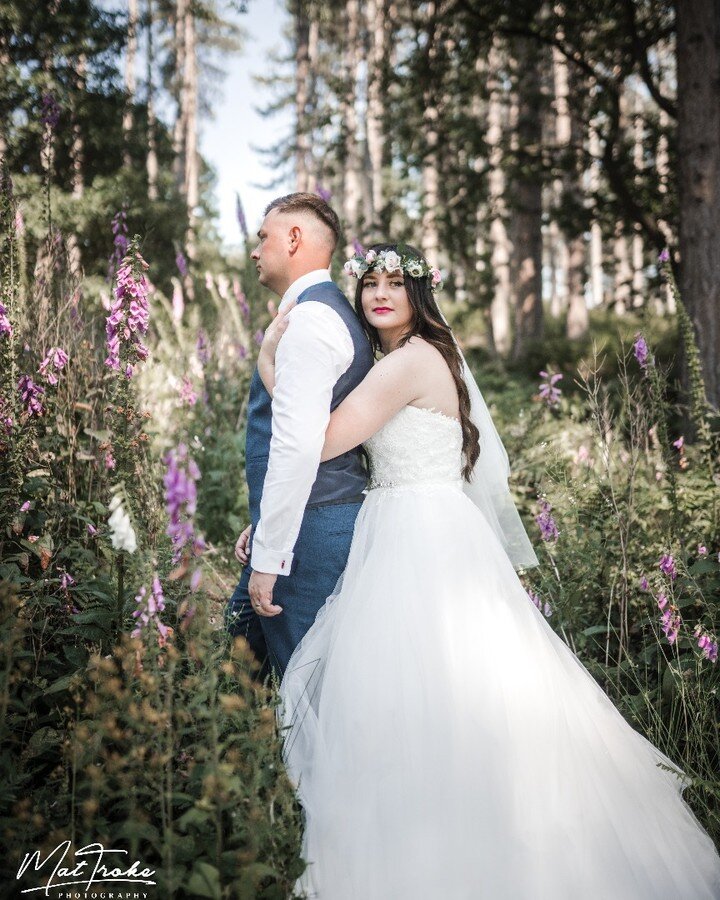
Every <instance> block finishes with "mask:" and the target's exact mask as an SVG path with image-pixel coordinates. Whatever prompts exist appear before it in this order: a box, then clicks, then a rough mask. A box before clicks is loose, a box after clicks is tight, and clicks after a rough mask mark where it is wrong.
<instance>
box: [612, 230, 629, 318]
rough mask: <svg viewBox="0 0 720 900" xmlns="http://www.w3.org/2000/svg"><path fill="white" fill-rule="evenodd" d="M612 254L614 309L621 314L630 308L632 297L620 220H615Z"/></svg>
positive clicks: (627, 256) (627, 255)
mask: <svg viewBox="0 0 720 900" xmlns="http://www.w3.org/2000/svg"><path fill="white" fill-rule="evenodd" d="M613 255H614V257H615V290H614V296H613V301H614V310H615V315H618V316H623V315H625V313H626V312H627V311H628V309H629V308H630V301H631V297H632V267H631V265H630V254H629V252H628V241H627V238H626V236H625V234H624V233H623V223H622V222H617V223H616V225H615V240H614V241H613Z"/></svg>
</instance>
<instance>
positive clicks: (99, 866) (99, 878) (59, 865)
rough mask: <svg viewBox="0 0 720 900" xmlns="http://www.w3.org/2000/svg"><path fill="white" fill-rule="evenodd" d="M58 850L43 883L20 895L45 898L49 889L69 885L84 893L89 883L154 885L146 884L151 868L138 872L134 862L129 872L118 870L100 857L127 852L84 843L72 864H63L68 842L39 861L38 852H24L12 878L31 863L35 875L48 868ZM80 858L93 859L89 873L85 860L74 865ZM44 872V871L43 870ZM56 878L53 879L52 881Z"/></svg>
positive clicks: (22, 872)
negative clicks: (38, 894) (36, 893)
mask: <svg viewBox="0 0 720 900" xmlns="http://www.w3.org/2000/svg"><path fill="white" fill-rule="evenodd" d="M60 850H62V853H61V855H60V857H59V859H58V860H57V862H56V863H55V868H54V869H53V871H52V874H51V875H50V877H49V878H48V880H47V882H46V883H45V884H44V885H41V886H40V887H35V888H25V889H24V890H23V891H21V893H22V894H27V893H30V892H32V891H45V896H46V897H48V896H50V888H59V887H70V886H71V885H79V884H84V885H85V890H86V891H89V890H90V888H91V887H92V885H93V884H123V883H124V884H155V882H154V881H149V880H148V879H149V878H150V877H151V876H152V875H154V874H155V870H154V869H146V868H143V869H140V866H141V865H142V863H140V862H139V861H138V860H136V861H135V862H134V863H133V864H132V865H131V866H130V868H129V869H121V868H119V867H112V866H110V863H108V864H107V865H105V863H104V861H103V858H104V856H105V855H106V854H108V853H124V854H127V852H128V851H127V850H113V849H110V850H106V849H105V848H104V847H103V845H102V844H99V843H95V844H88V845H87V846H86V847H81V848H80V849H79V850H76V851H75V853H74V857H75V860H74V862H75V865H70V864H68V865H66V864H65V857H66V856H67V855H68V852H69V850H70V841H63V842H62V843H60V844H58V845H57V847H56V848H55V849H54V850H52V851H51V852H50V853H48V855H47V856H46V857H45V859H44V860H42V861H41V860H40V851H39V850H35V852H34V853H26V854H25V859H24V860H23V861H22V862H21V863H20V867H19V868H18V873H17V876H16V878H17V879H19V878H22V876H23V875H24V874H25V872H26V870H27V869H28V868H29V867H30V865H31V864H32V865H33V867H34V870H35V871H36V872H39V871H40V869H43V868H45V866H46V865H47V864H48V863H50V864H51V865H52V857H53V856H55V854H56V853H58V851H60ZM80 856H87V857H90V858H92V857H93V856H96V857H97V859H96V860H95V864H94V865H95V868H94V869H93V870H92V872H90V870H89V868H86V867H90V866H91V865H92V864H91V862H90V860H88V859H81V860H80V861H79V862H77V858H78V857H80ZM46 871H48V870H47V869H46ZM56 879H57V880H56ZM63 879H75V880H72V881H66V880H63Z"/></svg>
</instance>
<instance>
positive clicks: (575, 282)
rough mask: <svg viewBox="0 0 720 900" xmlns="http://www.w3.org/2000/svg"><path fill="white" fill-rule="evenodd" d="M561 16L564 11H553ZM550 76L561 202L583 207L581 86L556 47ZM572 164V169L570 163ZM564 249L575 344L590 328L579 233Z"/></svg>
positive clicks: (569, 328) (568, 236) (567, 237)
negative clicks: (563, 164)
mask: <svg viewBox="0 0 720 900" xmlns="http://www.w3.org/2000/svg"><path fill="white" fill-rule="evenodd" d="M556 11H558V12H559V13H560V14H561V15H562V14H563V13H564V8H563V7H562V6H561V5H558V6H557V7H556ZM558 38H559V39H560V40H561V41H564V39H565V35H564V32H563V29H562V26H561V27H560V28H559V29H558ZM553 75H554V84H555V112H556V120H555V128H556V132H555V139H556V141H557V146H558V148H559V149H560V150H562V151H564V152H565V154H567V155H568V156H569V157H570V159H568V168H566V170H565V171H564V173H563V175H562V178H561V179H560V185H559V190H560V192H561V196H562V197H563V199H568V198H569V199H571V200H572V201H573V204H574V205H575V206H580V205H581V203H582V196H581V185H582V167H581V162H580V158H579V153H578V151H577V150H576V148H578V147H580V146H581V145H582V140H583V136H584V135H583V127H582V124H581V119H580V116H579V115H578V112H577V110H576V109H575V110H574V109H573V104H571V102H570V98H571V96H572V97H573V99H574V102H575V103H578V101H579V96H580V95H581V91H580V90H579V88H580V87H581V85H580V84H579V82H578V80H577V79H578V75H577V71H576V70H575V69H573V70H572V71H571V70H570V67H569V66H568V61H567V58H566V57H565V56H564V55H563V54H562V53H560V51H559V50H558V49H557V47H554V48H553ZM571 161H572V167H570V163H571ZM563 238H564V242H565V248H564V256H565V263H566V269H565V279H564V280H565V286H566V288H567V294H566V297H567V318H566V320H565V333H566V335H567V337H568V338H569V339H570V340H577V339H578V338H580V337H582V336H583V335H584V334H586V332H587V330H588V328H589V326H590V318H589V315H588V309H587V302H586V300H585V241H584V239H583V236H582V233H580V234H578V233H577V232H576V231H575V233H568V232H567V231H566V233H565V234H564V235H563Z"/></svg>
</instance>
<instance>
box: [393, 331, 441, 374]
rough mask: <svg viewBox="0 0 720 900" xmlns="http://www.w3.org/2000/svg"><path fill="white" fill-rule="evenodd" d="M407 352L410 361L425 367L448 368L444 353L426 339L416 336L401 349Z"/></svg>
mask: <svg viewBox="0 0 720 900" xmlns="http://www.w3.org/2000/svg"><path fill="white" fill-rule="evenodd" d="M400 349H401V350H404V351H406V353H407V358H408V361H409V362H410V361H411V362H412V363H413V364H419V365H421V366H423V367H426V366H432V367H434V368H447V363H446V362H445V359H444V358H443V355H442V353H441V352H440V351H439V350H438V348H437V347H434V346H433V345H432V344H431V343H430V342H429V341H426V340H425V338H422V337H420V335H417V334H414V335H413V336H412V337H411V338H410V340H409V341H408V342H407V343H406V344H405V345H404V346H403V347H401V348H400Z"/></svg>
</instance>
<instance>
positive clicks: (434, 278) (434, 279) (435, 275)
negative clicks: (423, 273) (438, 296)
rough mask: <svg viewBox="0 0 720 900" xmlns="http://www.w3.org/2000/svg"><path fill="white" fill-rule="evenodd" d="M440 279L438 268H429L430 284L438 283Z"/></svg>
mask: <svg viewBox="0 0 720 900" xmlns="http://www.w3.org/2000/svg"><path fill="white" fill-rule="evenodd" d="M441 281H442V274H441V272H440V269H430V283H431V284H440V282H441Z"/></svg>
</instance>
